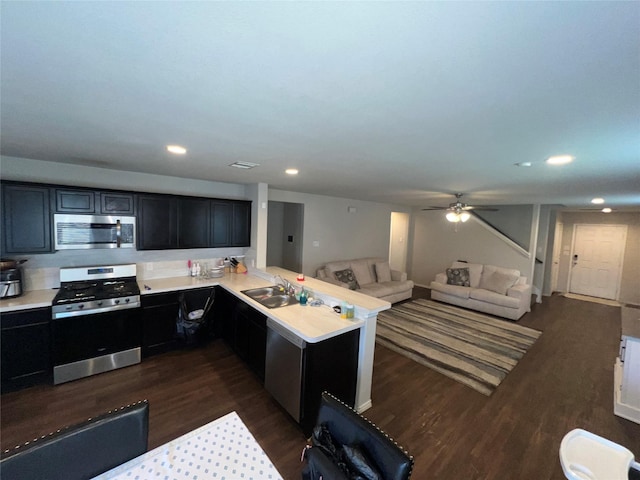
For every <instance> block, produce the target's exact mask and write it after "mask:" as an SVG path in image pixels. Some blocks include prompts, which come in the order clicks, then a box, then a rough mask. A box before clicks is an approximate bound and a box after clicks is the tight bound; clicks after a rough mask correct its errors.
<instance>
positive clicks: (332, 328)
mask: <svg viewBox="0 0 640 480" xmlns="http://www.w3.org/2000/svg"><path fill="white" fill-rule="evenodd" d="M276 276H280V277H282V278H284V279H287V280H288V281H290V282H291V283H292V284H294V285H298V286H304V287H305V288H306V289H308V290H311V291H312V292H313V294H314V296H315V297H316V298H320V299H322V300H323V301H324V303H325V305H321V306H309V305H307V306H302V305H299V304H296V305H290V306H285V307H280V308H274V309H269V308H267V307H264V306H262V305H261V304H260V303H258V302H256V301H255V300H253V299H251V298H249V297H248V296H246V295H244V294H243V293H242V291H243V290H248V289H253V288H260V287H265V286H269V285H273V284H274V283H276V282H275V277H276ZM295 279H296V274H295V273H293V272H290V271H287V270H284V269H281V268H277V267H268V268H266V269H264V270H258V269H250V271H249V272H248V273H247V274H236V273H230V274H229V273H228V274H225V275H224V277H222V278H216V279H205V278H193V277H188V276H180V277H171V278H157V279H144V278H138V283H139V286H140V293H141V296H142V298H143V304H144V298H145V296H147V295H154V294H161V293H171V292H178V291H183V290H189V289H195V288H203V287H220V288H221V289H223V290H224V292H226V293H228V294H230V295H232V296H233V297H234V298H235V299H236V300H237V301H240V302H241V303H243V304H246V305H248V306H250V307H251V308H252V309H254V310H256V311H258V312H259V313H260V314H262V315H264V316H265V317H266V321H267V325H268V326H270V327H269V328H270V329H271V330H274V331H275V330H277V331H279V332H281V333H284V334H285V335H286V336H287V338H297V339H299V340H301V341H302V342H304V343H305V344H306V345H308V346H309V347H311V348H310V350H311V351H313V347H315V346H321V345H322V344H323V342H325V343H326V344H327V345H329V344H330V341H333V340H335V339H337V338H338V337H341V336H345V335H346V334H349V333H350V332H351V333H352V334H354V335H356V336H354V338H355V339H356V340H355V341H356V342H357V375H356V387H355V402H354V407H355V408H356V409H357V410H358V411H364V410H366V409H367V408H369V407H370V406H371V381H372V374H373V353H374V348H375V328H376V317H377V314H378V312H380V311H382V310H386V309H388V308H390V306H391V305H390V304H389V303H388V302H386V301H383V300H379V299H376V298H373V297H369V296H367V295H363V294H360V293H358V292H354V291H350V290H346V289H344V288H340V287H337V286H334V285H331V284H328V283H326V282H321V281H319V280H315V279H311V278H307V279H306V280H305V281H303V282H296V281H295ZM54 295H55V290H43V291H32V292H26V293H25V294H24V295H23V296H22V297H18V298H15V299H11V300H9V301H4V302H2V303H0V312H1V313H6V312H13V311H19V310H27V309H33V308H38V307H49V306H50V305H51V299H52V298H53V296H54ZM343 301H344V302H347V303H350V304H353V305H354V306H355V318H353V319H342V318H340V315H339V314H337V313H336V312H335V311H334V310H333V309H332V308H330V307H331V306H333V305H339V304H340V303H341V302H343ZM267 348H268V347H267ZM354 353H356V352H354ZM319 367H320V368H322V365H320V366H319ZM332 368H333V367H332ZM336 373H339V372H333V373H332V372H326V373H325V374H336ZM267 383H268V382H267ZM267 389H269V388H268V387H267Z"/></svg>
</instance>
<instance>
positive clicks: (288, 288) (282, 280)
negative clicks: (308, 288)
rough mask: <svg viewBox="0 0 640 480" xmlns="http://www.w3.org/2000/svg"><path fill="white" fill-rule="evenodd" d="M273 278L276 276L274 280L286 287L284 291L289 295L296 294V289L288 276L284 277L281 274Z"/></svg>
mask: <svg viewBox="0 0 640 480" xmlns="http://www.w3.org/2000/svg"><path fill="white" fill-rule="evenodd" d="M273 278H274V281H275V282H276V285H280V286H281V287H282V288H284V291H285V293H286V294H287V295H295V294H296V290H295V288H294V287H293V285H292V284H291V282H289V280H287V279H286V278H282V277H281V276H280V275H274V277H273Z"/></svg>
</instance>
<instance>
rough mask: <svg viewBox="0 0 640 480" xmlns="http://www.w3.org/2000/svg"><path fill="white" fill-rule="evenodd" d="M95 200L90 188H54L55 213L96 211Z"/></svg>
mask: <svg viewBox="0 0 640 480" xmlns="http://www.w3.org/2000/svg"><path fill="white" fill-rule="evenodd" d="M95 200H96V194H95V192H93V191H92V190H63V189H60V188H56V213H96V201H95Z"/></svg>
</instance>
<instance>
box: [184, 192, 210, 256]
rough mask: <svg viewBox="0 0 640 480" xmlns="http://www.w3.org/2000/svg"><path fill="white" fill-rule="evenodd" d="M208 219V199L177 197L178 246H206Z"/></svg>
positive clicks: (207, 240)
mask: <svg viewBox="0 0 640 480" xmlns="http://www.w3.org/2000/svg"><path fill="white" fill-rule="evenodd" d="M210 220H211V219H210V201H209V199H206V198H179V199H178V248H207V247H208V246H209V222H210Z"/></svg>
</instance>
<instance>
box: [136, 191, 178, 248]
mask: <svg viewBox="0 0 640 480" xmlns="http://www.w3.org/2000/svg"><path fill="white" fill-rule="evenodd" d="M137 197H138V231H137V235H138V250H168V249H172V248H178V199H177V198H176V197H170V196H166V195H138V196H137Z"/></svg>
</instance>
